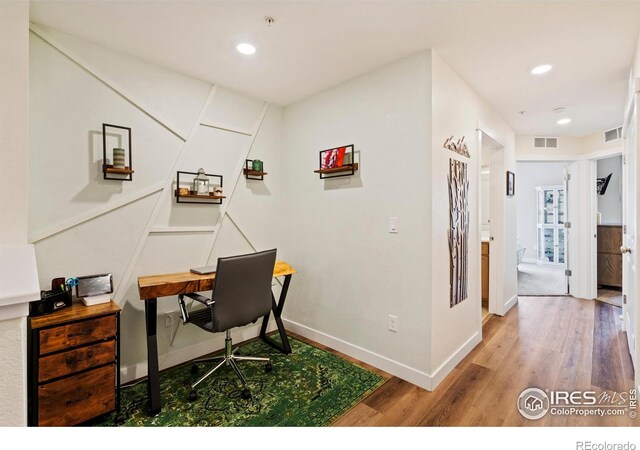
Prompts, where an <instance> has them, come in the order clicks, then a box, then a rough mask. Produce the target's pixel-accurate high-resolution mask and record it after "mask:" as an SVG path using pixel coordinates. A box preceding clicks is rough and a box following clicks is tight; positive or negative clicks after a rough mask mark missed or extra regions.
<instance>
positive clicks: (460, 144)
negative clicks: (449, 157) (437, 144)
mask: <svg viewBox="0 0 640 450" xmlns="http://www.w3.org/2000/svg"><path fill="white" fill-rule="evenodd" d="M442 146H443V147H444V148H446V149H449V150H451V151H452V152H456V153H457V154H459V155H462V156H466V157H467V158H471V155H470V154H469V149H468V148H467V143H466V142H465V141H464V136H462V139H458V140H457V141H455V142H454V140H453V136H451V137H450V138H448V139H447V140H446V141H444V144H443V145H442Z"/></svg>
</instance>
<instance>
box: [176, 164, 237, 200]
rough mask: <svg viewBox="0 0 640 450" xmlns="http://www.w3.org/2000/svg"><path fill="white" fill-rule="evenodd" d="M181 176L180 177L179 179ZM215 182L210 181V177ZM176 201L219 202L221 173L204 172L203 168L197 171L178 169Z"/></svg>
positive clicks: (220, 197)
mask: <svg viewBox="0 0 640 450" xmlns="http://www.w3.org/2000/svg"><path fill="white" fill-rule="evenodd" d="M181 178H182V179H181ZM212 178H213V179H215V180H216V182H215V183H214V182H212V181H211V179H212ZM175 194H176V203H213V204H217V205H219V204H221V203H222V199H223V198H226V197H225V196H224V195H222V175H214V174H211V173H205V172H204V169H198V171H197V172H182V171H178V173H177V175H176V192H175Z"/></svg>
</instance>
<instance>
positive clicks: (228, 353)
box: [189, 330, 273, 402]
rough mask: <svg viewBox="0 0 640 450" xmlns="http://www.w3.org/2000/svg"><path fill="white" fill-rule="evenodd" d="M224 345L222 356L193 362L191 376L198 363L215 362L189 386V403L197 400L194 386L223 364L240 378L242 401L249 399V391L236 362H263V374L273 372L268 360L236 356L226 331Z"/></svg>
mask: <svg viewBox="0 0 640 450" xmlns="http://www.w3.org/2000/svg"><path fill="white" fill-rule="evenodd" d="M224 344H225V345H224V356H217V357H212V358H202V359H196V360H194V361H193V363H192V366H191V373H193V374H196V373H198V366H197V365H196V364H198V363H202V362H215V363H216V364H215V365H214V366H213V369H211V370H210V371H209V372H207V373H206V374H204V376H202V377H201V378H200V379H199V380H198V381H196V382H195V383H193V384H192V385H191V392H189V401H190V402H193V401H195V400H197V399H198V393H197V392H196V390H195V388H196V386H198V385H199V384H200V383H202V382H203V381H204V380H206V379H207V378H208V377H209V376H210V375H212V374H213V373H214V372H215V371H216V370H218V369H219V368H221V367H222V366H224V365H225V364H226V365H229V366H231V368H232V369H233V371H234V372H235V373H236V375H237V376H238V378H240V381H242V386H243V389H242V398H244V399H249V398H251V391H250V390H249V387H248V385H247V380H246V378H245V377H244V375H243V374H242V372H241V371H240V368H239V367H238V363H237V361H264V362H266V364H265V367H264V370H265V372H271V371H272V370H273V365H272V364H271V359H270V358H261V357H257V356H240V355H239V354H237V353H238V348H236V349H235V350H233V346H232V343H231V332H230V331H229V330H227V336H226V338H225V340H224Z"/></svg>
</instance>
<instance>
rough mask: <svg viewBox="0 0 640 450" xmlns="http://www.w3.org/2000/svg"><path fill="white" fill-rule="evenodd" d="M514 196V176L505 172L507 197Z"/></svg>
mask: <svg viewBox="0 0 640 450" xmlns="http://www.w3.org/2000/svg"><path fill="white" fill-rule="evenodd" d="M514 195H516V174H515V173H513V172H510V171H508V170H507V196H509V197H512V196H514Z"/></svg>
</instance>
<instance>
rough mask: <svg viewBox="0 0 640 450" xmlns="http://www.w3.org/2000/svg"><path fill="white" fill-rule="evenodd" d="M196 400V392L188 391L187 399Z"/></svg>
mask: <svg viewBox="0 0 640 450" xmlns="http://www.w3.org/2000/svg"><path fill="white" fill-rule="evenodd" d="M196 400H198V393H197V392H196V391H191V392H189V401H190V402H195V401H196Z"/></svg>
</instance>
